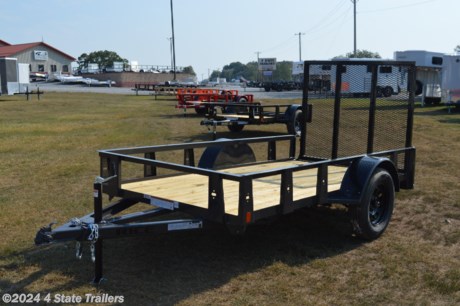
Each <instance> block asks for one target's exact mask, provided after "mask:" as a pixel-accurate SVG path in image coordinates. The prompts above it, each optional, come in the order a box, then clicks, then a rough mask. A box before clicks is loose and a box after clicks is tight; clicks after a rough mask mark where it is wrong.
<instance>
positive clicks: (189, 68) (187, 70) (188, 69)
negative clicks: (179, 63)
mask: <svg viewBox="0 0 460 306" xmlns="http://www.w3.org/2000/svg"><path fill="white" fill-rule="evenodd" d="M182 72H183V73H188V74H191V75H196V73H195V70H193V67H192V66H187V67H184V69H183V70H182Z"/></svg>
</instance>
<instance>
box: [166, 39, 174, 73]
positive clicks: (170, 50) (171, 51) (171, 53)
mask: <svg viewBox="0 0 460 306" xmlns="http://www.w3.org/2000/svg"><path fill="white" fill-rule="evenodd" d="M166 39H167V40H169V54H170V55H171V69H173V45H172V37H167V38H166Z"/></svg>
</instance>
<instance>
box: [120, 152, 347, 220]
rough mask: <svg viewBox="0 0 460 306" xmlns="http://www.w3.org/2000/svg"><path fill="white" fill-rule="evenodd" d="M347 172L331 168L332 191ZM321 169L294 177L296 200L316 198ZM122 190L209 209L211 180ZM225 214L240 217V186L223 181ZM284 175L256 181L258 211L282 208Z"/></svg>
mask: <svg viewBox="0 0 460 306" xmlns="http://www.w3.org/2000/svg"><path fill="white" fill-rule="evenodd" d="M301 164H305V162H301V161H294V160H292V161H283V162H273V163H265V164H258V165H250V166H243V167H237V168H229V169H223V170H220V171H222V172H226V173H233V174H242V173H251V172H260V171H265V170H270V169H278V168H284V167H287V166H295V165H301ZM345 170H346V168H344V167H336V166H330V167H328V181H329V186H328V190H329V191H333V190H338V189H339V188H340V182H341V181H342V178H343V175H344V173H345ZM316 177H317V169H316V168H315V169H308V170H302V171H296V172H294V173H293V198H294V200H299V199H302V198H307V197H311V196H314V195H316ZM122 189H125V190H130V191H133V192H138V193H141V194H145V195H150V196H153V197H158V198H162V199H167V200H170V201H176V202H182V203H187V204H190V205H194V206H197V207H201V208H208V177H207V176H204V175H199V174H184V175H179V176H172V177H164V178H155V179H151V180H145V181H140V182H133V183H126V184H123V185H122ZM223 189H224V202H225V212H226V213H228V214H232V215H237V214H238V200H239V183H238V182H235V181H230V180H225V179H224V180H223ZM280 189H281V175H273V176H268V177H263V178H258V179H254V180H253V202H254V210H260V209H264V208H267V207H271V206H275V205H278V204H279V202H280Z"/></svg>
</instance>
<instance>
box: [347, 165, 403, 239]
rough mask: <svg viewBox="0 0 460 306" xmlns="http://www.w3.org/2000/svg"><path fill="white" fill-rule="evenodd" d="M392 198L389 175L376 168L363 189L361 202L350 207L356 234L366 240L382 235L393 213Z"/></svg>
mask: <svg viewBox="0 0 460 306" xmlns="http://www.w3.org/2000/svg"><path fill="white" fill-rule="evenodd" d="M394 198H395V189H394V183H393V179H392V177H391V175H390V174H389V173H388V171H386V170H384V169H382V168H377V170H376V171H375V172H374V174H373V175H372V177H371V179H370V181H369V184H368V186H367V188H366V190H364V191H363V198H362V202H361V203H360V204H359V205H357V206H354V207H351V208H350V212H351V216H352V223H353V228H354V230H355V232H356V234H357V235H358V236H360V237H361V238H364V239H366V240H374V239H376V238H378V237H379V236H380V235H382V234H383V232H384V231H385V229H386V228H387V226H388V224H389V222H390V219H391V216H392V214H393V207H394Z"/></svg>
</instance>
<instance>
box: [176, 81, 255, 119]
mask: <svg viewBox="0 0 460 306" xmlns="http://www.w3.org/2000/svg"><path fill="white" fill-rule="evenodd" d="M253 101H254V95H252V94H244V95H241V94H240V93H239V92H238V90H220V89H207V88H198V89H189V88H182V89H180V90H178V91H177V105H176V108H181V109H183V110H184V114H185V112H186V110H187V108H194V109H195V111H196V113H197V114H201V115H202V114H205V113H207V112H208V108H209V104H210V103H219V102H220V103H226V104H228V103H232V104H233V103H252V102H253Z"/></svg>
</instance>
